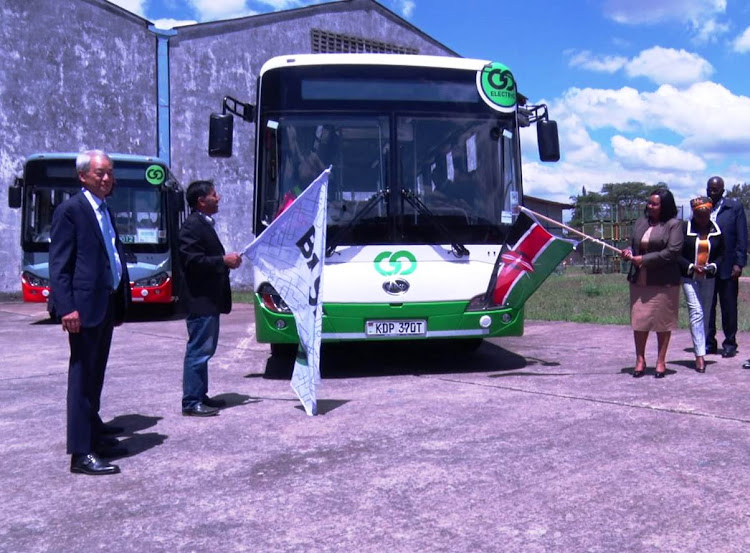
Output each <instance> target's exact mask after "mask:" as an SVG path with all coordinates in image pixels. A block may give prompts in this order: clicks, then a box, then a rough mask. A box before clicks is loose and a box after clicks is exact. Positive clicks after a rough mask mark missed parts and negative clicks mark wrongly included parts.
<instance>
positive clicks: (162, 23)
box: [153, 18, 198, 29]
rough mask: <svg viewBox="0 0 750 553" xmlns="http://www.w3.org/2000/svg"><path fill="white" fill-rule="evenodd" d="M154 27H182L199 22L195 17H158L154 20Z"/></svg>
mask: <svg viewBox="0 0 750 553" xmlns="http://www.w3.org/2000/svg"><path fill="white" fill-rule="evenodd" d="M153 23H154V27H157V28H159V29H174V28H175V27H182V26H184V25H194V24H196V23H198V22H197V21H195V20H194V19H170V18H165V19H157V20H156V21H154V22H153Z"/></svg>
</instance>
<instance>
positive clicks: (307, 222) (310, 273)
mask: <svg viewBox="0 0 750 553" xmlns="http://www.w3.org/2000/svg"><path fill="white" fill-rule="evenodd" d="M330 172H331V170H330V168H328V169H326V170H325V171H323V172H322V173H321V174H320V176H319V177H318V178H317V179H315V180H314V181H313V182H312V183H311V184H310V186H308V187H307V188H306V189H305V190H304V191H303V192H302V193H301V194H300V195H299V196H298V197H297V198H296V199H295V200H294V202H292V203H291V204H290V205H289V206H288V207H287V208H286V209H285V210H284V211H283V212H282V213H281V214H280V215H279V216H278V217H277V218H276V219H274V220H273V222H272V223H271V224H270V225H269V226H268V228H267V229H266V230H264V231H263V233H262V234H261V235H260V236H259V237H258V238H256V239H255V240H254V241H253V242H252V244H250V245H249V246H247V248H245V250H244V251H243V254H244V255H245V256H246V257H247V258H249V260H250V262H251V263H252V264H253V265H254V266H255V267H256V269H258V270H259V271H260V272H261V273H263V276H264V277H265V280H266V281H267V282H269V283H270V284H271V286H273V287H274V289H275V290H276V291H277V292H278V293H279V295H280V296H281V299H283V300H284V302H285V303H286V304H287V305H288V306H289V308H290V309H291V310H292V313H293V314H294V321H295V323H296V324H297V334H298V335H299V341H300V345H299V350H298V352H297V359H296V360H295V362H294V373H293V374H292V383H291V384H292V388H293V389H294V391H295V393H296V394H297V397H299V399H300V401H301V402H302V405H303V406H304V407H305V412H306V413H307V414H308V415H311V416H312V415H316V414H317V412H318V409H317V395H316V391H317V387H318V386H319V384H320V341H321V335H322V321H323V319H322V311H323V302H322V299H321V297H320V294H321V292H322V289H323V286H322V275H323V262H324V259H325V244H326V217H327V215H326V212H327V209H326V208H327V201H328V176H329V175H330Z"/></svg>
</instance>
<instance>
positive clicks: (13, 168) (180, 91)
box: [0, 0, 455, 293]
mask: <svg viewBox="0 0 750 553" xmlns="http://www.w3.org/2000/svg"><path fill="white" fill-rule="evenodd" d="M148 25H149V23H148V22H147V21H146V20H144V19H142V18H140V17H137V16H135V15H132V14H130V13H129V12H127V11H125V10H122V9H120V8H118V7H116V6H114V5H113V4H109V3H107V2H105V1H103V0H0V44H3V45H4V52H3V55H2V56H0V136H2V137H3V140H2V141H0V259H3V263H2V264H0V293H7V292H18V291H20V281H19V274H20V269H21V248H20V243H19V242H20V223H21V216H20V212H19V211H18V210H11V209H9V208H8V201H7V195H8V192H7V190H8V186H9V185H10V184H12V182H13V178H14V177H15V176H16V175H17V174H19V172H20V170H21V166H22V162H23V160H24V158H25V157H26V156H28V155H30V154H33V153H39V152H45V151H46V152H53V151H65V152H69V151H80V150H82V149H85V148H103V149H105V150H109V151H111V152H120V153H130V154H146V155H156V154H157V152H158V145H157V83H156V37H155V35H154V34H153V33H151V32H150V31H149V30H148ZM313 28H316V29H321V30H325V31H329V32H335V33H343V34H348V35H355V36H359V37H364V38H367V39H372V40H379V41H383V42H388V43H393V44H398V45H400V46H408V47H412V48H416V49H418V50H419V53H421V54H433V55H455V54H454V52H451V51H450V50H448V49H447V48H445V47H443V46H442V45H440V44H439V43H438V42H437V41H434V40H431V39H430V38H429V37H427V36H426V35H424V34H422V33H421V32H419V30H418V29H416V28H415V27H413V26H411V25H410V24H409V23H407V22H405V21H404V20H401V19H399V18H398V17H397V16H395V15H394V14H391V13H390V12H388V11H387V10H385V9H383V8H381V7H378V6H377V5H376V4H374V3H373V2H372V1H370V0H348V1H345V2H338V3H331V4H326V5H321V6H311V7H308V8H302V9H298V10H292V11H287V12H276V13H272V14H267V15H261V16H256V17H250V18H244V19H238V20H233V21H222V22H216V23H206V24H199V25H193V26H189V27H183V28H180V29H178V33H177V35H176V36H174V37H172V38H171V39H170V42H169V45H170V47H169V55H170V103H171V109H170V112H171V133H172V145H171V161H172V167H173V170H174V172H175V174H176V175H177V177H178V178H179V179H180V181H181V182H182V183H183V184H185V185H187V183H188V182H189V181H191V180H194V179H197V178H212V179H215V180H216V183H217V187H218V190H219V192H220V194H221V195H222V196H223V200H222V205H221V211H220V217H219V218H218V231H219V234H220V236H221V238H222V240H223V241H224V243H225V245H226V246H227V249H238V248H241V247H242V246H244V245H245V244H246V243H247V241H249V240H250V238H251V234H250V220H251V219H250V218H251V211H252V192H253V182H254V174H253V167H254V155H253V144H254V140H255V129H254V127H253V125H251V124H249V123H245V122H243V121H241V120H238V119H235V137H234V138H235V142H234V144H235V148H234V151H235V156H234V157H233V158H231V159H218V160H214V159H211V158H209V157H208V154H207V151H208V118H209V114H210V113H211V112H212V111H220V109H221V100H222V98H223V97H224V96H226V95H230V96H234V97H236V98H238V99H240V100H243V101H250V102H253V103H254V102H255V85H256V79H257V77H258V72H259V70H260V67H261V66H262V65H263V63H264V62H265V61H266V60H267V59H269V58H271V57H273V56H277V55H283V54H291V53H309V52H310V51H311V43H310V30H311V29H313ZM232 277H233V279H234V281H233V282H234V284H236V285H247V284H249V279H250V271H247V270H240V271H233V273H232Z"/></svg>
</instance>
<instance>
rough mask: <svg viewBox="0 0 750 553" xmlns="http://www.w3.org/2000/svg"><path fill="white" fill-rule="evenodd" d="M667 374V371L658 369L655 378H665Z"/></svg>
mask: <svg viewBox="0 0 750 553" xmlns="http://www.w3.org/2000/svg"><path fill="white" fill-rule="evenodd" d="M665 376H667V371H661V372H660V371H656V372H655V373H654V378H664V377H665Z"/></svg>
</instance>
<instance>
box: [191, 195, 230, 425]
mask: <svg viewBox="0 0 750 553" xmlns="http://www.w3.org/2000/svg"><path fill="white" fill-rule="evenodd" d="M186 198H187V202H188V205H189V206H190V208H191V209H192V213H191V214H190V215H189V216H188V218H187V219H186V220H185V222H184V223H183V225H182V227H181V228H180V266H181V269H182V273H183V278H182V288H181V290H180V306H181V308H182V310H183V311H185V312H187V314H188V316H187V331H188V343H187V347H186V350H185V362H184V366H183V373H182V414H183V415H185V416H193V417H210V416H213V415H217V414H218V413H219V409H218V408H219V407H222V406H223V402H222V401H220V400H215V399H211V398H210V397H208V361H209V359H211V357H213V355H214V353H215V352H216V345H217V343H218V341H219V315H220V314H221V313H229V312H230V311H231V309H232V291H231V288H230V287H229V270H230V269H236V268H237V267H239V266H240V264H241V263H242V257H241V256H240V255H239V254H237V253H229V254H227V253H226V252H225V251H224V247H223V246H222V245H221V241H220V240H219V236H218V235H217V234H216V231H215V230H214V219H213V217H212V216H213V215H215V214H216V213H217V212H218V211H219V195H218V194H217V193H216V188H215V187H214V184H213V183H212V182H211V181H205V180H203V181H195V182H191V183H190V185H189V186H188V189H187V193H186Z"/></svg>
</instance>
